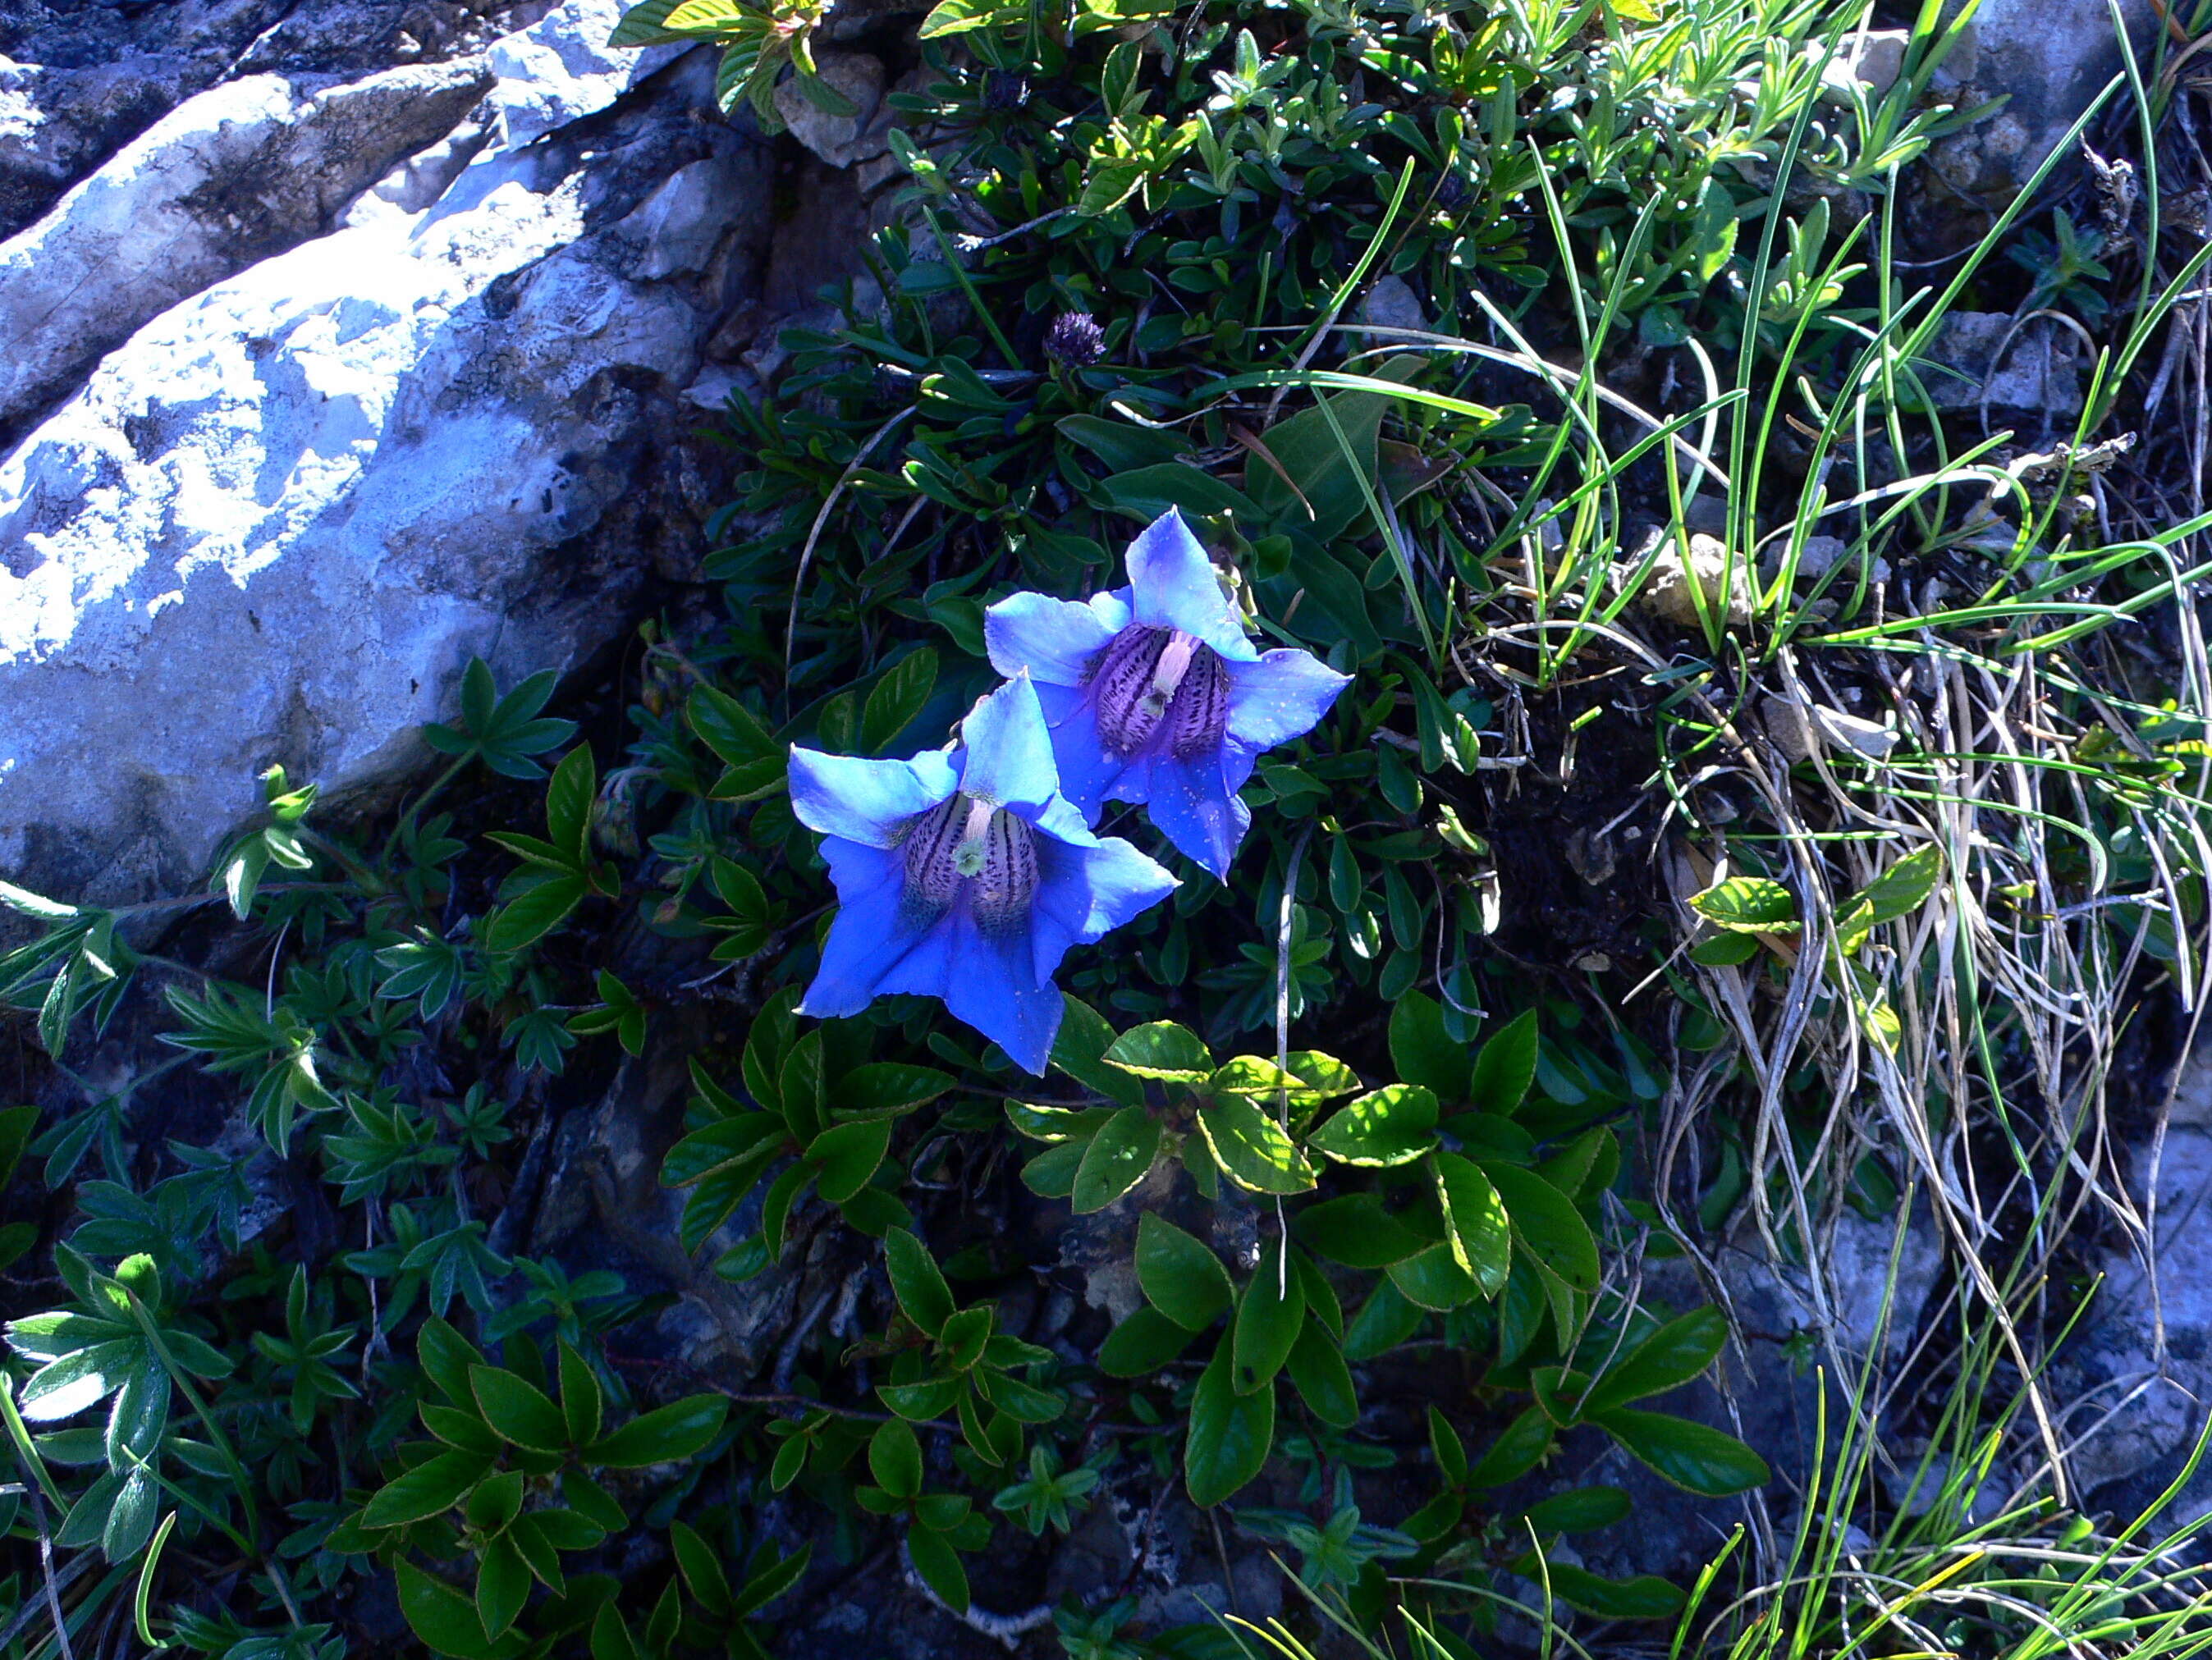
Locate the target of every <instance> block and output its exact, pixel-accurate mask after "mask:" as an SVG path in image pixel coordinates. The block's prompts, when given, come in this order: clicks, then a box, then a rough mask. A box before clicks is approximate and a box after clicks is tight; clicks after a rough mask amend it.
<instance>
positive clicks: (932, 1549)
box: [906, 1528, 969, 1614]
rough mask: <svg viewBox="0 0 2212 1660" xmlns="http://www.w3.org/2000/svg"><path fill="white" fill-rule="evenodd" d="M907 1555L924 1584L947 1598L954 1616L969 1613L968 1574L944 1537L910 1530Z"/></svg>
mask: <svg viewBox="0 0 2212 1660" xmlns="http://www.w3.org/2000/svg"><path fill="white" fill-rule="evenodd" d="M906 1550H907V1554H908V1556H910V1557H912V1558H913V1559H914V1571H915V1572H916V1573H918V1574H920V1575H921V1578H922V1580H923V1582H924V1583H925V1584H927V1585H928V1587H929V1588H930V1589H931V1590H933V1591H935V1592H936V1593H937V1594H938V1596H940V1597H942V1598H944V1600H945V1607H947V1608H949V1609H951V1610H952V1611H953V1612H954V1613H955V1614H965V1613H966V1612H967V1611H968V1595H969V1593H968V1571H967V1569H965V1568H963V1567H962V1566H960V1553H959V1552H958V1551H957V1550H955V1549H953V1548H952V1546H951V1543H950V1542H948V1541H947V1540H946V1538H945V1536H944V1535H943V1534H941V1533H932V1532H931V1531H930V1530H928V1529H927V1528H908V1530H907V1534H906Z"/></svg>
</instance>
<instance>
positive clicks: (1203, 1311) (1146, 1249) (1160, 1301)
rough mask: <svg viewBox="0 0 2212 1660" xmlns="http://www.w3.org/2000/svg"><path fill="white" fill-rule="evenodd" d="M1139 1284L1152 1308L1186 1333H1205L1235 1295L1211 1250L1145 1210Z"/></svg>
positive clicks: (1139, 1229) (1139, 1234) (1139, 1228)
mask: <svg viewBox="0 0 2212 1660" xmlns="http://www.w3.org/2000/svg"><path fill="white" fill-rule="evenodd" d="M1137 1283H1138V1285H1139V1287H1142V1289H1143V1291H1144V1293H1145V1296H1146V1300H1148V1301H1149V1302H1150V1303H1151V1304H1152V1306H1153V1307H1154V1308H1156V1309H1158V1310H1159V1312H1161V1313H1163V1314H1164V1315H1166V1316H1167V1318H1169V1319H1170V1320H1173V1321H1174V1322H1175V1323H1176V1324H1177V1325H1179V1326H1181V1327H1182V1328H1183V1330H1186V1331H1203V1330H1206V1327H1208V1326H1210V1325H1212V1324H1213V1323H1214V1321H1216V1320H1218V1319H1219V1318H1221V1316H1222V1315H1224V1314H1225V1313H1226V1312H1228V1310H1229V1306H1230V1303H1231V1301H1232V1300H1233V1299H1234V1298H1235V1295H1236V1287H1234V1286H1233V1285H1231V1282H1230V1279H1229V1270H1228V1269H1225V1268H1224V1267H1222V1265H1221V1259H1220V1258H1219V1257H1217V1256H1215V1255H1214V1254H1213V1252H1212V1250H1210V1249H1209V1248H1208V1247H1207V1246H1206V1245H1204V1244H1202V1243H1200V1241H1199V1240H1198V1239H1194V1238H1193V1237H1192V1236H1191V1235H1189V1234H1188V1233H1184V1232H1183V1231H1182V1229H1181V1228H1179V1227H1176V1225H1175V1224H1174V1223H1173V1222H1170V1221H1167V1220H1165V1219H1164V1218H1163V1217H1160V1216H1158V1215H1153V1214H1152V1212H1150V1211H1147V1212H1146V1213H1145V1215H1143V1216H1142V1217H1140V1218H1139V1220H1138V1222H1137Z"/></svg>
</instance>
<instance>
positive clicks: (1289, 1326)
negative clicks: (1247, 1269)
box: [1230, 1239, 1306, 1395]
mask: <svg viewBox="0 0 2212 1660" xmlns="http://www.w3.org/2000/svg"><path fill="white" fill-rule="evenodd" d="M1305 1320H1306V1293H1305V1284H1304V1281H1302V1280H1301V1279H1300V1278H1299V1277H1298V1275H1296V1274H1293V1273H1291V1272H1290V1271H1289V1264H1288V1263H1285V1261H1284V1260H1283V1246H1282V1242H1281V1241H1280V1240H1279V1239H1277V1240H1271V1241H1269V1243H1268V1245H1267V1249H1266V1250H1265V1251H1262V1252H1261V1256H1260V1263H1259V1266H1258V1267H1257V1268H1256V1269H1254V1270H1253V1274H1252V1277H1251V1278H1250V1279H1249V1280H1247V1281H1245V1282H1244V1293H1243V1296H1241V1297H1239V1298H1238V1299H1237V1324H1236V1325H1235V1326H1234V1328H1233V1329H1232V1330H1231V1334H1230V1342H1231V1357H1232V1360H1233V1362H1234V1366H1235V1370H1234V1372H1233V1373H1232V1379H1233V1381H1234V1382H1235V1384H1236V1385H1237V1393H1238V1394H1239V1395H1249V1394H1250V1393H1251V1392H1252V1391H1253V1390H1255V1389H1263V1388H1266V1387H1267V1386H1268V1385H1269V1384H1273V1382H1274V1380H1275V1374H1276V1373H1277V1372H1280V1371H1281V1370H1282V1369H1283V1362H1284V1361H1285V1360H1288V1359H1289V1358H1290V1354H1291V1345H1292V1344H1293V1343H1295V1342H1297V1339H1298V1332H1299V1330H1301V1329H1302V1328H1303V1327H1304V1324H1305Z"/></svg>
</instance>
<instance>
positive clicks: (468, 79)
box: [0, 58, 492, 433]
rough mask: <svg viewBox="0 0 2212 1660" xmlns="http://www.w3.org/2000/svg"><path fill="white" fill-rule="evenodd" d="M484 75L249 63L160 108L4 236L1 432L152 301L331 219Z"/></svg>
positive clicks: (164, 301)
mask: <svg viewBox="0 0 2212 1660" xmlns="http://www.w3.org/2000/svg"><path fill="white" fill-rule="evenodd" d="M491 86H492V77H491V76H490V74H489V72H488V71H487V70H485V68H484V66H483V62H482V60H481V59H479V58H461V59H458V60H455V61H453V62H450V63H446V64H422V65H420V66H417V67H412V68H406V69H395V70H386V71H384V72H383V73H382V74H380V75H372V76H368V77H367V78H366V79H363V80H361V81H356V82H346V83H343V84H340V85H337V86H324V87H321V88H313V87H312V86H310V85H309V84H307V83H304V82H302V81H301V80H300V79H298V78H295V77H289V76H282V75H253V76H246V77H244V78H243V79H241V80H237V81H228V82H223V83H222V85H220V86H216V87H211V88H209V89H208V90H207V91H205V92H204V93H201V94H197V96H196V97H193V98H191V99H190V100H187V101H186V102H185V104H184V105H183V106H180V107H179V108H178V109H176V110H173V111H172V112H170V113H169V114H167V116H164V117H163V118H161V120H160V121H157V122H156V123H155V124H154V125H153V126H152V127H151V128H149V130H147V131H146V132H144V133H143V134H142V135H140V136H138V137H137V138H136V139H134V140H133V141H132V142H131V143H130V144H128V145H126V146H125V148H123V150H122V151H121V152H120V153H119V154H117V155H116V156H115V157H114V158H113V159H112V161H109V162H108V163H107V165H106V166H105V167H102V168H100V171H99V172H97V173H94V174H93V176H92V177H91V178H89V179H86V180H85V181H84V182H83V183H82V184H81V185H77V186H76V188H75V189H74V190H72V191H70V192H69V194H68V195H66V196H64V197H63V198H62V199H61V201H60V202H59V203H57V204H56V205H55V207H54V209H52V212H50V213H48V214H47V215H46V217H44V218H43V219H41V220H40V221H39V222H38V223H37V224H35V225H33V226H32V227H30V228H29V229H28V230H27V231H25V232H23V233H22V234H21V235H20V236H16V237H15V238H12V239H10V240H9V242H8V243H7V244H6V245H4V246H0V342H4V348H0V433H5V432H7V431H8V430H9V429H10V428H11V427H15V426H16V425H17V424H19V423H20V422H21V420H22V419H23V417H25V416H26V415H32V414H34V413H35V412H36V411H38V410H39V409H40V407H41V406H43V405H44V404H46V403H47V402H49V401H50V400H51V399H52V397H54V396H55V394H56V393H58V392H59V391H63V390H64V389H65V388H66V387H67V386H69V385H70V383H72V382H73V381H75V380H76V379H79V378H81V377H82V374H83V373H84V372H85V371H86V370H87V369H88V368H89V367H91V366H92V365H93V364H94V363H95V362H97V361H98V360H99V359H100V357H101V355H102V354H105V353H106V351H108V350H109V349H110V348H112V347H114V346H116V345H118V344H120V343H121V342H123V341H124V340H125V339H127V338H128V337H129V336H130V335H131V332H132V331H133V330H136V329H137V327H138V326H139V325H140V324H143V323H145V322H147V321H148V320H149V318H153V317H154V316H155V315H156V314H157V313H159V312H163V311H166V310H167V309H168V308H169V307H170V306H173V305H174V304H176V302H177V301H179V300H183V299H185V298H187V297H188V296H190V295H192V294H197V293H199V292H200V290H201V289H203V288H209V287H210V286H212V285H213V284H214V283H216V282H220V281H221V280H222V279H223V278H224V277H227V276H232V275H234V273H236V272H238V271H240V270H244V269H245V268H246V266H248V265H250V264H252V263H253V262H254V261H255V260H257V259H259V258H262V257H266V256H267V255H270V254H272V253H276V252H279V251H282V250H283V249H284V248H287V247H290V246H293V245H296V244H298V243H300V242H302V241H305V240H306V239H307V238H309V237H311V236H314V235H317V234H319V233H321V232H322V231H324V230H325V229H327V228H328V227H329V225H330V222H331V220H332V219H333V218H334V217H335V215H337V212H338V210H339V209H342V208H343V207H344V206H345V205H346V204H347V203H349V202H350V201H352V199H353V198H354V197H356V196H358V195H359V194H360V193H361V192H362V191H363V190H365V189H367V188H368V186H369V185H371V184H373V183H374V182H375V181H376V180H377V179H379V178H380V177H381V176H382V175H383V174H384V173H386V171H387V170H388V169H389V168H390V167H392V164H393V163H394V162H395V161H398V160H400V159H401V158H403V157H404V156H406V155H408V154H410V153H411V152H413V151H415V150H418V149H421V148H423V147H424V146H425V145H428V144H429V143H431V142H434V141H435V140H437V139H440V138H441V137H443V136H445V134H447V132H449V131H450V130H452V129H453V126H454V124H456V123H457V122H459V120H460V118H461V117H462V116H464V115H465V114H466V113H467V112H468V111H469V109H470V108H471V106H473V105H475V104H476V103H477V101H478V100H480V99H482V98H483V94H485V93H486V92H488V91H489V90H490V88H491Z"/></svg>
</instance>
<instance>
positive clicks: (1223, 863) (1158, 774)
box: [1148, 746, 1252, 880]
mask: <svg viewBox="0 0 2212 1660" xmlns="http://www.w3.org/2000/svg"><path fill="white" fill-rule="evenodd" d="M1231 766H1239V767H1240V768H1241V770H1242V772H1243V774H1244V776H1245V777H1247V778H1249V776H1251V771H1252V766H1251V760H1250V757H1249V754H1238V753H1237V750H1236V748H1235V747H1234V746H1230V747H1228V748H1225V749H1224V750H1223V751H1220V752H1217V753H1216V754H1211V755H1194V756H1193V757H1192V758H1191V759H1189V760H1176V759H1175V758H1174V757H1172V756H1169V755H1161V756H1159V757H1158V758H1157V759H1155V760H1154V761H1153V762H1152V777H1151V779H1150V784H1151V794H1150V797H1148V803H1149V806H1150V808H1151V810H1152V822H1153V823H1154V824H1156V825H1158V827H1159V830H1160V833H1161V834H1162V835H1164V836H1165V837H1166V838H1167V839H1169V840H1170V841H1171V842H1173V843H1174V844H1175V845H1176V848H1177V849H1178V850H1179V851H1182V853H1183V854H1184V855H1185V856H1186V857H1189V858H1193V859H1195V860H1196V861H1197V862H1198V863H1200V864H1202V865H1204V866H1205V867H1206V869H1208V870H1211V871H1212V873H1213V874H1214V875H1215V877H1216V878H1217V879H1219V880H1226V879H1227V877H1228V875H1229V861H1230V859H1231V857H1234V855H1235V854H1236V851H1237V843H1238V842H1240V841H1242V840H1243V839H1244V832H1245V831H1246V830H1247V829H1248V828H1249V827H1250V826H1251V823H1252V810H1251V809H1249V807H1247V806H1245V805H1244V803H1243V802H1241V801H1239V800H1238V799H1237V788H1239V787H1242V785H1243V779H1238V780H1237V785H1236V786H1231V785H1230V783H1229V781H1228V777H1227V773H1228V770H1229V769H1230V768H1231Z"/></svg>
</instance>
